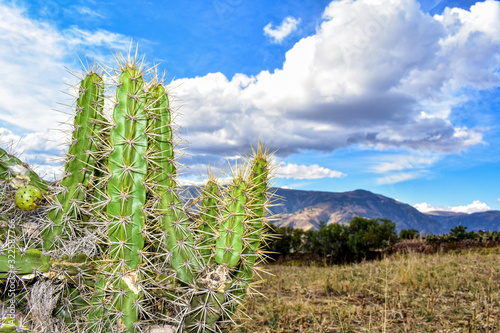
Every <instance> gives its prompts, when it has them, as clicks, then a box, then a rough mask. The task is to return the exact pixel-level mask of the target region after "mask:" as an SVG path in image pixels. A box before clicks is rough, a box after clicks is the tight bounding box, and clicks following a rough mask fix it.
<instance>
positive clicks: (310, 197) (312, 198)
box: [271, 189, 449, 234]
mask: <svg viewBox="0 0 500 333" xmlns="http://www.w3.org/2000/svg"><path fill="white" fill-rule="evenodd" d="M276 194H277V195H278V197H279V199H278V200H276V204H278V206H275V207H272V209H271V210H272V212H273V213H274V214H277V216H276V218H277V220H276V222H275V225H277V226H292V227H294V228H301V229H306V230H307V229H311V228H313V229H317V228H318V226H319V222H320V221H325V222H326V223H327V224H330V223H342V224H347V223H349V221H350V220H351V219H352V218H353V217H354V216H360V217H365V218H370V219H372V218H384V217H385V218H388V219H390V220H391V221H393V222H396V229H397V230H398V231H399V230H401V229H410V228H411V229H417V230H419V231H422V232H424V233H435V234H440V233H444V232H447V231H448V230H449V228H446V227H445V226H443V225H442V224H441V223H440V222H439V220H437V219H435V218H433V217H432V216H430V215H426V214H423V213H421V212H420V211H418V210H417V209H415V208H413V207H412V206H410V205H408V204H405V203H402V202H399V201H397V200H394V199H391V198H388V197H385V196H383V195H380V194H375V193H372V192H369V191H365V190H356V191H350V192H340V193H339V192H318V191H300V190H289V189H277V190H276Z"/></svg>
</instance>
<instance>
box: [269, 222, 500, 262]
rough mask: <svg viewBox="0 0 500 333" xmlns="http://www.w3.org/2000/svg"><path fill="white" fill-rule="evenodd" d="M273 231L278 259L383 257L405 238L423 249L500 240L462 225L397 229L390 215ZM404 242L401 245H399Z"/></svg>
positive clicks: (272, 245)
mask: <svg viewBox="0 0 500 333" xmlns="http://www.w3.org/2000/svg"><path fill="white" fill-rule="evenodd" d="M270 232H271V233H274V234H276V235H277V237H275V238H274V239H273V241H271V242H270V243H269V244H268V250H269V251H271V252H273V253H272V254H271V257H273V258H274V259H286V258H291V259H292V260H293V259H294V258H295V259H298V260H301V258H304V257H306V258H307V257H308V256H309V257H316V258H321V259H322V260H323V261H326V262H328V263H330V264H344V263H350V262H359V261H361V260H364V259H368V260H369V259H376V258H380V257H381V255H382V254H383V253H387V252H391V251H392V250H393V249H396V251H397V250H399V247H400V246H396V247H395V245H396V244H398V243H399V242H401V241H404V240H415V239H419V240H420V241H421V242H422V244H421V245H422V246H423V247H422V248H424V247H425V245H426V244H427V245H432V246H434V247H435V246H436V245H438V246H439V245H440V244H443V243H453V242H461V241H467V240H469V241H471V242H476V243H486V242H498V241H500V232H497V231H493V232H492V231H486V232H482V231H480V232H474V231H467V227H465V226H462V225H458V226H456V227H454V228H453V229H451V230H450V232H449V233H447V234H444V235H434V234H429V235H426V236H425V237H420V235H419V232H418V231H417V230H415V229H404V230H401V231H400V233H399V235H398V234H397V232H396V223H394V222H392V221H391V220H389V219H386V218H379V219H367V218H362V217H354V218H353V219H352V220H351V221H350V222H349V224H348V225H343V224H336V223H334V224H329V225H327V224H326V223H325V222H323V221H321V222H320V224H319V229H318V230H312V229H310V230H307V231H304V230H302V229H295V228H292V227H279V228H276V227H274V226H271V230H270ZM398 245H400V244H398Z"/></svg>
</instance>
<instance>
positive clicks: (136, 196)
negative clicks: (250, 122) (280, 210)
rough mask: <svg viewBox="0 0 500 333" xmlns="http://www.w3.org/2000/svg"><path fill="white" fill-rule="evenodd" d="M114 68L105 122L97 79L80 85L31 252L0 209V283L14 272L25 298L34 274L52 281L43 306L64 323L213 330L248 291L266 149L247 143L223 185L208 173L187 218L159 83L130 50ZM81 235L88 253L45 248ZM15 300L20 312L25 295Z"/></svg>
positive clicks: (260, 219)
mask: <svg viewBox="0 0 500 333" xmlns="http://www.w3.org/2000/svg"><path fill="white" fill-rule="evenodd" d="M115 73H118V78H117V79H116V81H115V82H117V86H116V101H115V107H114V109H113V119H112V121H110V120H106V119H105V117H104V113H105V112H103V106H104V100H103V98H104V97H103V91H104V88H105V86H104V80H103V79H102V78H101V76H100V75H98V74H96V71H95V70H93V69H92V70H90V71H89V74H88V75H86V76H85V79H84V80H83V81H82V82H81V84H80V91H79V97H78V100H77V104H76V105H77V106H76V108H77V115H76V117H75V125H74V127H75V131H74V133H73V142H72V144H71V146H70V149H69V154H68V156H69V158H68V159H67V161H66V166H65V171H66V174H65V177H64V178H63V181H62V187H63V189H64V190H63V191H62V192H60V193H57V194H54V195H57V197H56V199H55V204H54V206H55V208H54V209H52V210H50V211H49V213H48V217H47V218H46V227H45V228H44V229H43V231H42V234H41V236H40V235H39V236H35V237H38V239H39V241H38V243H40V242H43V250H41V249H32V248H30V247H29V244H28V245H26V243H23V242H17V240H18V239H19V238H20V237H21V238H22V237H24V236H25V234H24V233H25V231H24V229H23V228H24V224H22V223H20V220H17V222H16V224H12V225H11V223H10V222H11V221H9V220H7V221H5V218H7V219H8V218H10V215H9V216H7V215H6V216H3V215H2V216H1V221H0V222H1V223H0V241H2V242H3V243H4V244H3V246H2V247H1V248H0V250H1V251H0V280H3V281H0V282H3V283H6V284H8V283H11V282H12V281H17V280H19V279H23V281H25V283H23V284H22V286H21V285H19V284H18V285H17V288H19V291H20V292H22V293H24V295H29V292H30V286H31V285H32V281H36V280H37V279H39V278H40V277H41V276H44V279H51V280H53V281H59V282H61V281H63V282H64V284H65V286H66V287H65V288H64V289H63V290H62V291H61V292H60V295H58V297H59V296H60V298H59V301H58V303H57V305H56V307H55V309H54V311H53V312H52V314H53V315H55V316H57V317H58V318H59V319H60V320H61V322H65V323H66V324H67V328H68V331H71V332H74V331H92V332H101V333H110V332H130V333H135V332H142V331H144V329H145V328H146V327H148V326H149V325H158V324H159V325H160V326H161V325H163V324H174V325H176V326H177V327H178V330H177V331H178V332H184V333H195V332H196V333H204V332H205V333H206V332H222V331H223V329H222V327H221V325H222V323H224V322H234V319H235V317H237V316H238V314H237V309H238V308H237V306H238V305H239V304H241V303H242V302H243V298H244V297H245V296H246V295H247V294H251V288H250V282H251V279H252V276H253V271H254V265H255V264H256V263H258V262H261V261H262V259H263V257H264V256H263V253H262V250H261V249H260V247H261V245H260V244H261V242H263V241H265V235H264V232H263V231H264V230H265V226H266V223H267V220H268V218H267V217H266V216H265V215H266V206H267V205H268V203H269V199H268V197H267V194H266V193H267V191H268V190H267V188H268V179H269V177H270V168H269V156H270V155H269V154H268V153H267V151H264V149H263V147H262V145H261V144H260V143H259V148H258V151H257V153H254V156H253V157H251V158H248V159H247V160H245V164H244V165H241V166H240V167H239V168H238V169H237V172H236V173H235V175H234V174H233V178H234V179H233V182H232V183H231V185H229V186H228V187H222V186H219V185H218V184H217V180H216V178H215V177H212V176H209V180H208V182H207V185H206V186H205V187H204V189H202V190H201V198H200V201H201V204H200V210H199V216H198V217H195V216H196V215H195V214H192V213H189V212H187V211H186V209H187V208H186V207H183V204H182V201H181V199H180V197H179V195H178V186H177V182H176V177H177V167H176V163H177V162H176V161H175V156H174V139H173V138H174V136H173V131H172V123H171V120H172V115H171V110H170V105H169V98H168V95H167V92H166V89H165V87H164V86H163V85H162V83H161V82H159V81H158V79H157V76H156V75H155V76H153V78H152V80H151V82H150V83H147V82H145V79H144V74H145V71H143V70H142V64H141V65H140V66H136V63H135V59H134V60H133V61H130V59H129V60H128V61H127V62H126V63H124V64H122V63H120V69H119V71H117V72H115ZM0 153H1V151H0ZM12 160H13V159H12V156H10V155H9V156H7V155H5V154H3V155H2V154H0V173H2V172H3V175H4V176H2V177H4V179H8V177H12V176H14V177H17V175H14V174H13V173H12V167H11V166H12V165H14V166H16V165H21V166H22V164H19V163H20V161H19V162H18V161H14V162H15V163H14V164H12V163H13V162H12ZM5 161H8V163H6V162H5ZM9 163H11V164H9ZM1 168H3V169H1ZM26 168H27V167H26ZM14 169H15V168H14ZM27 169H28V168H27ZM6 170H10V171H8V172H6ZM35 175H36V174H35ZM209 175H210V172H209ZM35 180H36V178H33V180H32V179H31V178H30V180H29V181H27V180H26V182H28V183H29V184H32V185H34V184H35ZM40 182H41V180H40ZM0 194H1V193H0ZM1 197H2V196H1V195H0V198H1ZM1 200H3V199H0V201H1ZM0 208H1V206H0ZM0 211H1V209H0ZM193 218H194V220H193ZM70 233H71V235H70ZM87 234H90V235H91V236H92V237H95V238H96V239H97V246H98V248H99V250H100V251H99V254H98V255H97V256H96V257H90V255H85V254H79V255H75V256H73V254H71V255H72V257H71V258H68V256H67V255H64V256H62V257H61V258H59V257H58V258H55V257H54V256H55V254H56V253H60V252H58V251H61V250H64V248H65V247H64V246H65V245H67V244H73V241H74V239H75V238H77V237H79V236H82V237H83V236H84V235H85V237H86V235H87ZM4 236H5V237H4ZM69 236H71V237H69ZM9 237H10V238H9ZM12 237H14V238H15V240H16V241H14V242H12ZM40 237H42V238H40ZM85 237H83V238H85ZM68 238H70V239H69V240H71V243H67V242H68ZM91 239H94V238H91ZM92 241H93V240H92ZM38 243H36V244H38ZM85 244H86V243H85ZM85 244H84V245H85ZM93 244H94V245H95V243H93ZM0 245H1V244H0ZM16 247H17V248H16ZM78 249H80V247H79V248H78ZM9 253H13V257H14V262H12V261H9V259H11V258H10V257H9V255H8V254H9ZM62 253H64V252H62ZM71 253H73V252H71ZM86 253H87V252H86ZM88 253H90V252H88ZM92 253H93V252H92ZM94 254H95V253H94ZM94 254H92V256H94ZM11 256H12V254H11ZM11 260H12V259H11ZM0 300H2V301H5V295H3V296H2V294H1V293H0ZM18 305H19V307H20V308H21V309H22V311H24V313H26V314H27V315H28V317H29V312H30V309H29V304H28V303H27V302H26V301H25V300H22V301H19V302H18ZM155 309H156V310H155ZM4 324H5V325H7V323H6V322H4Z"/></svg>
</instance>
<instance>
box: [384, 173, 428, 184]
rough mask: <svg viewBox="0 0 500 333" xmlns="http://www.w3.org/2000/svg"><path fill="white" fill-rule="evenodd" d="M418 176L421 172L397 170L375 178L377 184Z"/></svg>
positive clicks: (402, 180) (401, 180) (399, 181)
mask: <svg viewBox="0 0 500 333" xmlns="http://www.w3.org/2000/svg"><path fill="white" fill-rule="evenodd" d="M420 177H422V172H398V173H393V174H390V175H387V176H384V177H379V178H377V184H379V185H387V184H396V183H401V182H404V181H407V180H412V179H415V178H420Z"/></svg>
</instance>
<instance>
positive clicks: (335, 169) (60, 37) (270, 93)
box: [0, 0, 500, 213]
mask: <svg viewBox="0 0 500 333" xmlns="http://www.w3.org/2000/svg"><path fill="white" fill-rule="evenodd" d="M498 22H500V2H499V1H495V0H487V1H483V2H476V1H468V0H449V1H447V0H443V1H439V0H420V1H417V0H339V1H322V0H282V1H271V0H253V1H243V0H212V1H167V0H165V1H147V0H135V1H129V0H120V1H115V0H108V1H95V0H87V1H71V0H33V1H26V0H18V1H6V0H0V99H1V101H2V103H0V145H1V146H2V147H4V148H8V149H9V151H11V152H16V153H17V154H18V155H20V157H21V159H23V160H24V161H27V162H29V163H31V164H32V165H33V166H34V167H35V169H36V170H37V171H38V172H39V173H41V174H43V175H44V177H45V178H47V179H51V178H54V177H58V176H59V175H60V174H61V166H60V163H59V162H58V158H60V157H61V156H63V153H64V151H65V149H67V146H65V143H66V142H67V141H68V138H69V136H68V134H67V133H65V132H64V131H61V129H64V128H66V127H65V125H64V124H63V123H64V122H68V121H70V119H71V112H72V110H71V105H72V104H73V103H74V96H72V94H73V95H74V89H73V88H71V87H72V86H74V85H75V84H77V83H78V74H74V73H82V71H83V70H84V68H85V66H87V65H86V64H87V63H88V62H92V61H93V60H94V61H97V62H99V63H100V64H102V65H103V66H105V68H109V67H116V60H115V57H114V54H115V53H117V52H118V53H121V54H124V55H126V54H127V53H128V52H129V50H130V49H131V47H132V49H133V52H135V50H136V48H137V52H138V55H139V56H140V57H144V61H145V62H146V65H147V66H153V65H156V66H157V68H158V70H159V71H160V72H162V73H165V83H166V84H168V87H169V88H168V89H169V92H170V96H171V105H172V108H173V109H174V110H175V111H176V114H178V116H177V117H176V118H175V122H176V124H177V125H178V126H179V133H180V135H181V136H182V138H183V139H184V141H183V143H182V145H181V147H182V151H183V152H184V153H185V155H184V156H183V157H182V159H181V160H180V162H181V163H183V164H184V167H183V169H182V170H181V177H182V180H183V181H184V182H199V181H200V180H201V179H203V178H204V175H205V174H206V170H207V165H208V164H210V165H211V166H212V167H213V168H215V169H217V166H222V168H224V169H226V171H227V170H228V168H227V165H228V163H231V161H232V162H233V163H234V161H237V160H238V157H239V156H241V154H242V153H243V152H249V151H251V146H255V145H256V144H257V142H258V140H259V139H260V140H262V141H264V142H266V143H267V144H270V145H271V149H272V150H273V151H274V150H276V152H275V154H274V157H275V161H274V162H275V163H276V164H277V165H279V166H280V167H279V169H277V171H276V179H275V181H274V185H275V186H277V187H283V188H292V189H297V190H316V191H331V192H344V191H352V190H355V189H365V190H369V191H372V192H375V193H379V194H382V195H385V196H388V197H391V198H395V199H397V200H400V201H401V202H404V203H408V204H410V205H413V206H414V207H416V208H417V209H420V210H421V211H429V210H435V209H439V210H451V211H457V212H467V213H472V212H476V211H484V210H491V209H494V210H500V131H499V126H498V124H499V123H500V122H499V120H500V24H499V23H498ZM106 66H108V67H106ZM228 161H230V162H228ZM200 177H201V178H200Z"/></svg>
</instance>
